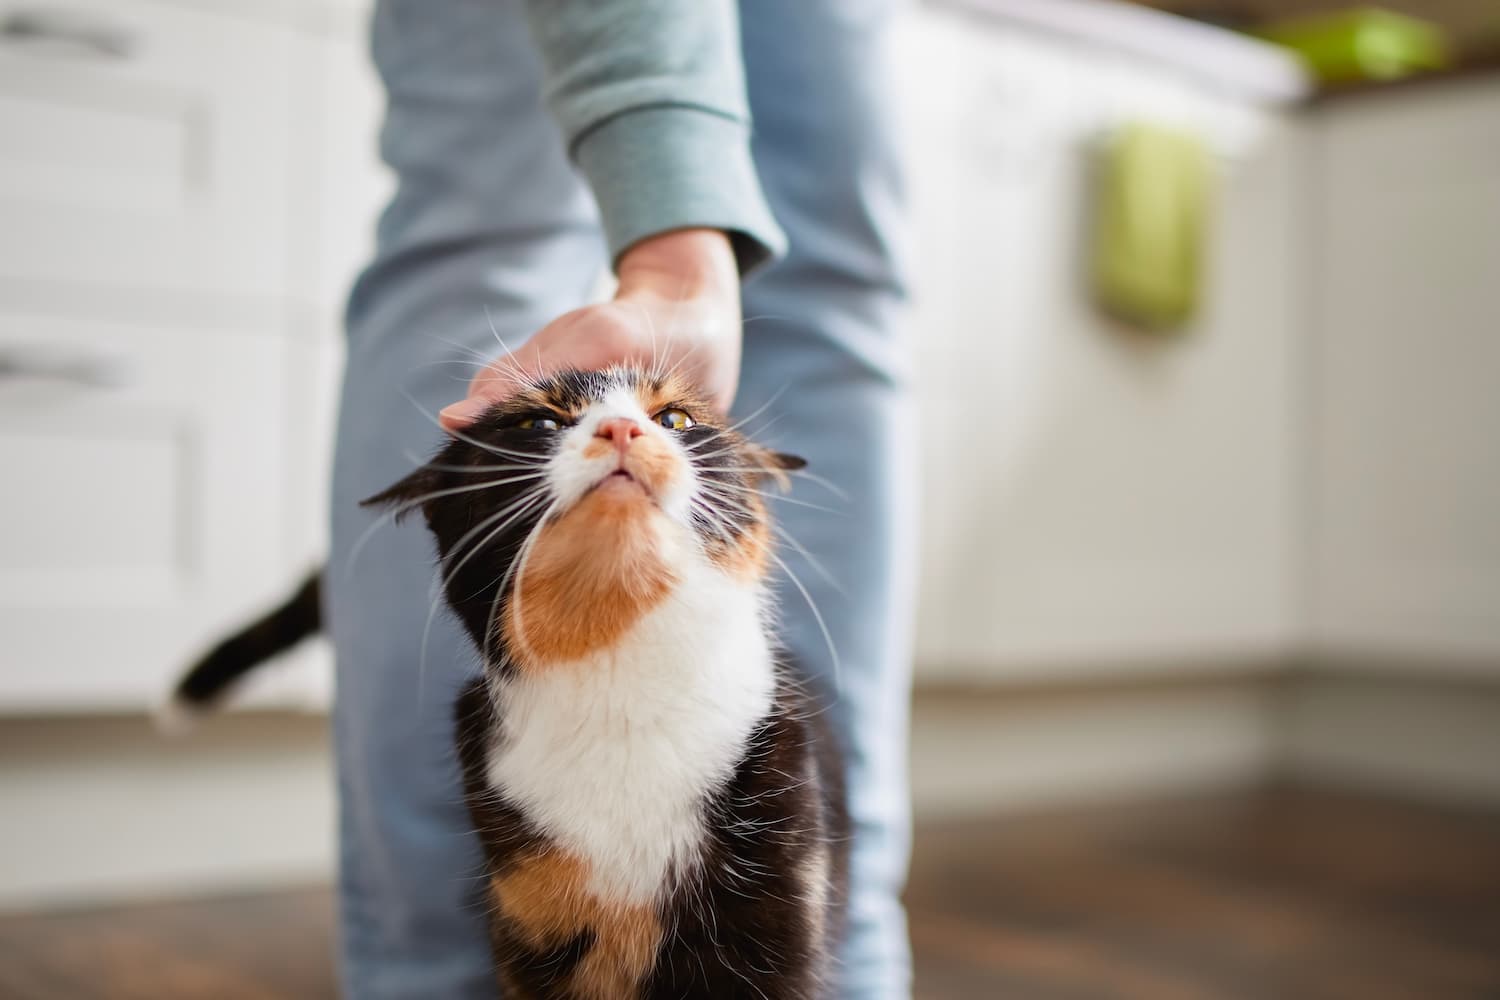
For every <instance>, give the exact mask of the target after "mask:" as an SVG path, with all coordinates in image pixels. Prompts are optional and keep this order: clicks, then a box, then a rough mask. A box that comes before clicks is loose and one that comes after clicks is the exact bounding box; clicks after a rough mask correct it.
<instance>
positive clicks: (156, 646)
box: [0, 313, 300, 712]
mask: <svg viewBox="0 0 1500 1000" xmlns="http://www.w3.org/2000/svg"><path fill="white" fill-rule="evenodd" d="M285 344H286V341H285V340H284V338H278V337H273V336H266V335H257V334H230V333H222V332H221V333H215V334H214V335H212V336H203V335H200V334H199V333H197V332H196V331H191V330H163V329H159V328H147V327H139V326H132V325H130V324H127V323H110V324H105V323H85V322H77V321H66V320H59V319H55V318H45V317H40V316H25V315H17V314H11V313H0V469H3V470H4V473H3V475H4V480H5V486H4V491H3V493H0V635H3V636H4V642H3V644H0V710H3V711H7V712H13V711H29V710H30V711H35V710H51V709H56V710H67V711H79V710H93V709H105V708H116V709H118V708H132V709H133V708H140V707H142V706H144V705H146V704H149V703H150V702H151V701H152V700H154V699H155V698H156V697H157V696H159V695H160V694H161V692H162V691H164V690H165V688H166V685H167V683H168V681H169V680H170V679H171V678H172V677H173V676H174V675H175V674H176V673H177V672H178V671H179V670H180V669H181V668H182V666H183V665H184V663H185V662H186V660H187V659H188V658H189V657H190V656H191V655H192V654H194V653H195V652H196V651H197V650H198V649H199V648H200V647H201V645H202V644H203V643H204V642H206V641H208V640H209V639H210V638H212V637H214V636H216V635H218V634H219V633H220V631H221V630H222V629H224V628H226V627H227V626H230V625H232V624H234V623H236V622H238V621H240V620H241V619H242V618H243V616H245V615H247V614H249V613H251V612H254V611H256V610H259V609H260V607H261V606H262V603H263V602H266V601H269V600H271V599H272V598H273V597H275V596H278V595H279V593H280V592H281V591H282V590H283V589H284V588H286V587H287V585H288V584H289V583H291V582H293V581H292V580H290V579H289V578H288V574H289V569H288V558H287V555H288V519H287V515H286V508H285V492H284V491H285V476H286V471H285V470H286V467H287V459H286V455H285V447H284V446H285V442H286V441H287V440H288V438H289V429H288V422H289V419H290V417H291V413H290V409H289V406H288V399H287V397H286V393H285V389H284V386H285V385H286V370H287V365H288V355H287V353H286V347H285ZM299 568H300V567H299Z"/></svg>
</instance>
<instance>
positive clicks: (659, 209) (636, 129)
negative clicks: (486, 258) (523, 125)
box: [573, 104, 786, 276]
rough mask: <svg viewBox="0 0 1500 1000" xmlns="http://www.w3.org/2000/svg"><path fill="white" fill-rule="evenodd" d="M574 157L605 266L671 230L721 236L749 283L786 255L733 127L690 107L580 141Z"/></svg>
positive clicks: (610, 126) (641, 114)
mask: <svg viewBox="0 0 1500 1000" xmlns="http://www.w3.org/2000/svg"><path fill="white" fill-rule="evenodd" d="M573 157H574V159H575V161H576V162H577V163H578V167H579V169H580V170H582V171H583V174H584V176H585V177H586V178H587V179H588V183H589V187H590V188H592V189H593V192H594V199H595V200H596V201H597V202H598V203H599V215H600V217H601V219H602V221H603V224H604V235H605V238H606V239H607V240H608V242H609V254H610V261H611V262H612V263H615V264H617V263H618V262H619V259H620V254H622V253H624V252H625V251H626V250H627V249H629V248H630V247H631V246H632V245H633V244H635V243H638V242H640V241H641V240H643V239H646V238H647V237H648V236H656V235H659V234H661V233H666V232H671V231H672V230H675V229H719V230H723V231H724V232H725V233H727V234H728V236H729V241H730V244H731V245H732V246H733V247H734V255H735V259H736V260H737V261H738V262H739V269H740V274H741V275H742V276H743V275H746V274H748V273H749V272H751V271H752V270H754V269H755V268H757V267H759V266H760V265H762V264H764V263H766V262H767V261H769V260H771V259H772V258H774V257H779V256H780V255H781V254H783V253H785V251H786V237H785V236H784V235H783V234H782V232H781V228H780V227H779V226H778V225H777V224H776V220H775V219H774V218H773V217H772V215H771V210H770V208H769V207H768V206H767V205H766V199H765V195H764V194H763V193H762V192H761V189H760V181H759V180H758V179H757V178H756V176H755V164H754V161H753V160H751V158H750V130H749V128H748V126H747V125H746V124H745V123H744V122H742V121H739V120H736V119H734V118H729V117H726V116H724V115H721V114H717V113H715V112H712V111H707V110H704V109H702V108H697V107H693V106H691V105H681V104H672V105H655V106H651V107H645V108H637V109H634V110H631V111H626V112H623V113H622V114H618V115H615V116H614V117H613V118H609V119H607V120H605V121H603V122H601V123H600V124H598V125H596V126H595V127H594V128H592V129H590V130H588V131H587V132H585V133H584V134H583V135H582V136H580V137H579V138H578V140H577V142H576V143H575V144H574V148H573Z"/></svg>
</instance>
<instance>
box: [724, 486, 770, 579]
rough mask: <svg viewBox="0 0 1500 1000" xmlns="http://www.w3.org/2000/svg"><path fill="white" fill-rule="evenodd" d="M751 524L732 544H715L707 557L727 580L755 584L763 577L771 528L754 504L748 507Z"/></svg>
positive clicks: (758, 504) (760, 508)
mask: <svg viewBox="0 0 1500 1000" xmlns="http://www.w3.org/2000/svg"><path fill="white" fill-rule="evenodd" d="M751 509H752V511H753V513H754V517H755V520H754V521H753V522H752V523H751V524H750V526H749V528H747V529H746V530H745V531H744V532H743V533H742V534H741V535H740V536H739V537H738V538H736V539H735V540H734V541H732V542H719V543H717V544H715V545H714V546H713V547H712V548H711V549H710V550H709V553H708V557H709V558H710V559H712V560H713V561H714V564H715V565H717V566H718V567H719V568H720V569H722V570H723V571H724V572H725V573H728V574H729V575H730V576H733V577H736V578H738V579H741V580H758V579H761V578H762V577H764V576H765V575H766V563H767V562H768V561H769V560H770V554H769V553H770V551H771V528H770V525H769V524H768V523H767V521H766V513H765V510H764V509H763V508H762V507H761V505H760V503H759V502H758V501H757V502H756V503H754V504H753V505H752V508H751Z"/></svg>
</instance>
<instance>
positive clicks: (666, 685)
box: [486, 565, 775, 907]
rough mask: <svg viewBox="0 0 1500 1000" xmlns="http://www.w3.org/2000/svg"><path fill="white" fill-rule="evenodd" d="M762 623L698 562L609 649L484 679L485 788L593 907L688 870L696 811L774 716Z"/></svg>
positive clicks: (644, 901) (754, 593)
mask: <svg viewBox="0 0 1500 1000" xmlns="http://www.w3.org/2000/svg"><path fill="white" fill-rule="evenodd" d="M763 614H764V612H763V595H762V593H761V588H760V586H759V585H758V584H749V583H745V582H742V581H736V580H732V579H730V578H727V577H726V576H725V575H724V574H722V573H719V572H717V571H715V570H714V569H712V568H711V567H709V566H707V565H703V566H701V567H700V568H699V569H697V570H694V571H690V572H689V573H688V574H686V576H685V577H684V578H683V579H682V580H681V582H680V584H679V586H677V587H676V588H674V591H673V593H672V594H671V595H670V596H669V597H668V598H667V599H666V600H665V601H663V602H662V603H661V604H659V605H658V606H657V607H655V608H654V609H653V610H652V611H650V612H649V613H647V614H646V615H644V616H643V617H642V618H641V619H640V620H639V621H638V622H637V623H636V624H635V625H634V626H633V627H632V628H631V629H630V631H629V632H628V633H627V634H625V635H624V636H623V637H621V639H620V640H619V641H618V642H616V643H615V644H614V645H612V646H611V647H609V648H607V649H601V650H597V651H595V652H592V653H590V654H588V655H587V656H584V657H582V658H580V659H577V660H573V661H569V662H561V663H551V664H545V665H540V666H534V667H532V668H528V669H527V670H525V671H517V672H514V673H511V674H510V675H508V676H506V677H505V678H504V679H503V680H498V679H497V680H494V681H492V685H493V693H494V698H495V702H496V705H497V708H498V709H499V712H498V715H499V718H500V732H499V733H498V734H497V738H496V739H495V740H494V741H493V742H492V743H491V749H490V751H489V755H488V760H487V769H486V772H487V773H486V777H487V779H488V783H489V785H490V787H491V788H492V789H493V790H494V791H496V792H498V793H500V795H502V796H503V797H504V798H505V799H506V800H507V801H509V802H510V803H512V804H513V805H514V806H515V807H516V808H517V809H518V810H520V811H521V813H522V814H524V816H525V817H526V819H527V821H528V823H529V824H530V825H531V826H532V827H533V828H534V829H536V830H537V831H539V832H541V833H542V834H544V835H545V836H546V838H547V839H548V840H549V841H550V842H551V845H552V846H553V847H554V848H555V850H557V851H558V852H560V853H561V854H562V855H564V856H566V857H568V858H571V859H575V861H576V863H577V865H578V866H579V867H580V868H581V873H580V874H581V876H582V882H583V888H584V889H585V891H586V892H587V893H588V894H589V895H591V896H592V897H594V898H595V899H597V900H599V901H601V902H606V903H610V904H615V905H619V906H625V907H643V906H650V905H651V904H652V903H653V901H655V900H657V899H659V898H660V896H661V894H662V893H663V891H664V890H665V889H666V888H667V887H668V886H669V885H670V884H671V882H672V879H673V876H674V875H675V874H678V873H681V872H683V871H685V870H686V869H687V868H689V867H690V866H691V865H692V864H693V863H694V861H695V858H696V854H697V850H698V847H699V845H700V843H701V841H702V838H703V835H704V830H705V817H704V814H703V806H704V803H705V800H706V799H707V798H708V797H709V796H711V795H712V794H713V793H714V791H715V790H717V789H718V788H719V787H720V786H722V785H723V783H724V782H725V781H726V780H728V778H729V777H730V775H731V774H732V773H733V772H734V769H735V767H736V765H737V764H738V763H739V762H740V760H741V758H742V757H743V755H744V752H745V747H746V743H747V740H748V737H749V734H750V733H751V731H752V730H753V729H754V727H755V726H756V724H757V723H758V722H759V721H760V720H761V719H763V718H764V717H765V715H766V714H767V713H768V712H769V711H770V708H771V701H772V696H773V690H774V687H775V676H774V665H773V658H772V652H771V649H770V646H769V643H768V642H767V639H766V633H765V625H764V620H763Z"/></svg>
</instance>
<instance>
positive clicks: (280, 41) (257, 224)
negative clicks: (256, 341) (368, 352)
mask: <svg viewBox="0 0 1500 1000" xmlns="http://www.w3.org/2000/svg"><path fill="white" fill-rule="evenodd" d="M299 51H300V49H299V47H298V39H297V38H296V34H295V32H294V31H293V30H292V29H290V28H285V27H282V26H279V25H276V24H271V23H261V22H258V21H254V20H251V19H248V18H239V17H231V16H227V15H222V14H214V13H210V12H207V11H198V10H193V9H190V8H186V7H181V6H175V5H167V4H156V3H150V2H143V0H125V2H122V0H65V2H63V0H0V277H8V278H18V279H25V280H32V281H37V280H44V281H51V282H66V283H68V284H70V285H77V284H105V285H110V286H123V287H127V288H129V289H131V290H136V291H139V290H143V289H144V290H153V289H155V290H177V291H182V290H187V291H192V292H195V293H200V294H201V293H205V292H208V293H235V294H279V293H281V292H282V291H283V290H284V289H285V287H286V284H287V274H286V272H287V267H286V256H287V255H286V248H287V246H288V244H289V235H290V212H291V209H290V206H291V205H292V204H293V199H292V197H291V192H290V185H291V178H292V167H293V163H292V151H291V141H292V133H293V128H292V125H293V122H292V116H293V113H294V103H293V102H294V99H295V96H296V94H295V89H294V88H296V86H297V84H296V81H295V80H294V77H296V76H297V70H298V67H299V65H300V64H301V60H300V58H299V56H298V52H299Z"/></svg>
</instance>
